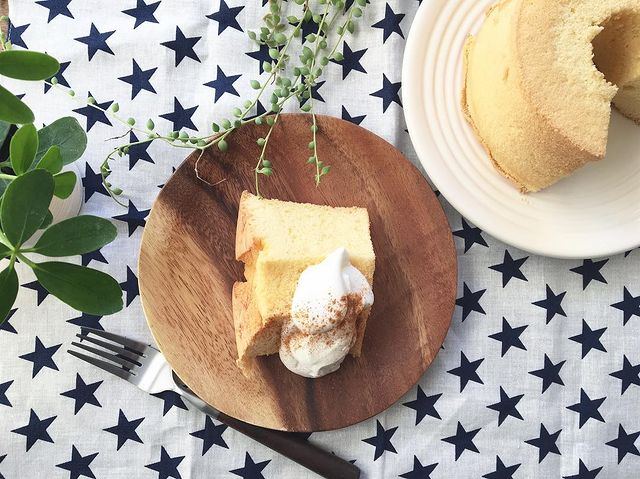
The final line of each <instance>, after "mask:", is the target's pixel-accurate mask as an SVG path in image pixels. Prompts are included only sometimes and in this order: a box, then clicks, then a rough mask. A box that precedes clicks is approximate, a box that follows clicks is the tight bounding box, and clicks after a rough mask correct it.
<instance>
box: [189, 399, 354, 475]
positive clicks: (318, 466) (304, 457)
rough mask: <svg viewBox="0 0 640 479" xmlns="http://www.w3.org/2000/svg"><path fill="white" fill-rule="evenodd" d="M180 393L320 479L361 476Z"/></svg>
mask: <svg viewBox="0 0 640 479" xmlns="http://www.w3.org/2000/svg"><path fill="white" fill-rule="evenodd" d="M180 393H181V394H182V395H183V396H184V397H185V398H186V399H187V400H188V401H189V402H190V403H192V404H193V405H194V406H196V407H197V408H198V409H200V410H201V411H202V412H204V413H205V414H208V415H209V416H211V417H213V418H214V419H217V420H218V421H220V422H221V423H223V424H226V425H227V426H229V427H230V428H232V429H235V430H236V431H238V432H241V433H242V434H244V435H245V436H248V437H250V438H251V439H254V440H256V441H258V442H259V443H260V444H263V445H265V446H267V447H268V448H269V449H272V450H274V451H276V452H279V453H280V454H282V455H283V456H285V457H288V458H289V459H291V460H292V461H295V462H297V463H298V464H300V465H301V466H304V467H306V468H307V469H309V470H311V471H313V472H315V473H316V474H319V475H320V476H322V477H325V478H327V479H358V478H359V477H360V469H358V467H356V466H355V465H353V464H351V463H350V462H347V461H345V460H344V459H341V458H339V457H338V456H336V455H334V454H331V453H329V452H328V451H325V450H324V449H321V448H319V447H316V446H314V445H313V444H311V443H310V442H308V441H306V440H304V439H302V438H300V437H297V436H295V435H293V434H292V433H290V432H283V431H276V430H274V429H266V428H264V427H259V426H254V425H253V424H249V423H246V422H244V421H240V420H239V419H236V418H234V417H231V416H227V415H226V414H223V413H221V412H220V411H218V410H217V409H214V408H212V407H211V406H209V405H208V404H207V403H205V402H204V401H203V400H202V399H200V398H199V397H197V396H195V395H193V394H190V393H189V392H187V391H184V390H181V391H180Z"/></svg>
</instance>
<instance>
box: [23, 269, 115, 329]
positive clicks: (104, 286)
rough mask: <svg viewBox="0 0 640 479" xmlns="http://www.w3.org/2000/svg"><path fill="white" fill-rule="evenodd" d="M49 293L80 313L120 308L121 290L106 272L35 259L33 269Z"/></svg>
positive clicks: (111, 312)
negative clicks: (36, 260)
mask: <svg viewBox="0 0 640 479" xmlns="http://www.w3.org/2000/svg"><path fill="white" fill-rule="evenodd" d="M33 271H34V273H35V274H36V278H37V279H38V281H40V284H41V285H42V286H43V287H44V288H45V289H46V290H47V291H49V293H51V294H53V295H54V296H56V297H57V298H58V299H60V300H62V301H64V302H65V303H67V304H68V305H69V306H71V307H72V308H74V309H77V310H78V311H82V312H83V313H87V314H93V315H96V316H103V315H107V314H113V313H116V312H118V311H120V310H121V309H122V290H121V289H120V285H119V284H118V282H117V281H116V280H115V279H113V278H112V277H111V276H109V275H108V274H106V273H103V272H101V271H97V270H95V269H91V268H87V267H85V266H78V265H76V264H70V263H61V262H48V263H38V264H36V265H35V267H34V269H33Z"/></svg>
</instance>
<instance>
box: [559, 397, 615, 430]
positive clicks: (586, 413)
mask: <svg viewBox="0 0 640 479" xmlns="http://www.w3.org/2000/svg"><path fill="white" fill-rule="evenodd" d="M605 399H607V398H606V397H601V398H598V399H591V398H590V397H589V395H588V394H587V393H586V392H585V391H584V389H582V388H580V402H579V403H576V404H572V405H571V406H567V409H569V410H570V411H574V412H577V413H578V414H579V415H580V424H579V426H578V429H580V428H582V426H584V424H585V423H586V422H587V421H588V420H589V419H592V418H593V419H595V420H596V421H600V422H605V420H604V418H603V417H602V414H600V411H598V408H599V407H600V406H601V405H602V403H603V402H604V400H605Z"/></svg>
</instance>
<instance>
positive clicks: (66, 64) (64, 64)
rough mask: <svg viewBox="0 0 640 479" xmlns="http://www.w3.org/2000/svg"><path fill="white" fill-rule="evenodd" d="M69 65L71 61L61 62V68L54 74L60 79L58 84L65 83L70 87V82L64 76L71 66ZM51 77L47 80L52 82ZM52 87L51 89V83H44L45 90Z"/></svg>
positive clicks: (64, 84)
mask: <svg viewBox="0 0 640 479" xmlns="http://www.w3.org/2000/svg"><path fill="white" fill-rule="evenodd" d="M69 65H71V62H61V63H60V70H58V72H57V73H56V74H55V75H54V76H55V77H56V80H58V85H63V86H66V87H69V82H68V81H67V79H66V78H65V77H64V72H65V71H67V68H69ZM51 78H53V77H51ZM51 78H48V79H47V81H48V82H51ZM50 89H51V85H49V83H47V82H45V83H44V92H45V93H47V92H48V91H49V90H50Z"/></svg>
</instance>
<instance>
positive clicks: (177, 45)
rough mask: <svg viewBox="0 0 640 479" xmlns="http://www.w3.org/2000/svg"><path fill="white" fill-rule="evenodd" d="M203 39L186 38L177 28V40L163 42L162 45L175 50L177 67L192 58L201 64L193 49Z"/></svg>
mask: <svg viewBox="0 0 640 479" xmlns="http://www.w3.org/2000/svg"><path fill="white" fill-rule="evenodd" d="M201 39H202V37H185V36H184V33H182V30H180V27H176V39H175V40H171V41H168V42H163V43H161V44H160V45H162V46H165V47H167V48H169V49H171V50H173V51H174V52H175V54H176V66H178V65H180V63H181V62H182V60H184V59H185V58H191V59H192V60H195V61H197V62H198V63H199V62H200V58H198V55H197V54H196V52H195V50H194V49H193V47H194V46H195V45H196V43H198V42H199V41H200V40H201Z"/></svg>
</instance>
